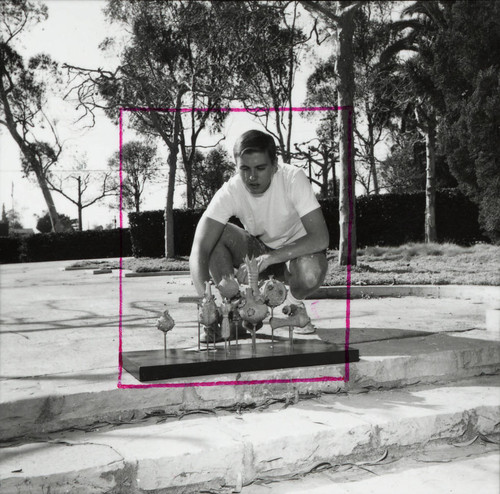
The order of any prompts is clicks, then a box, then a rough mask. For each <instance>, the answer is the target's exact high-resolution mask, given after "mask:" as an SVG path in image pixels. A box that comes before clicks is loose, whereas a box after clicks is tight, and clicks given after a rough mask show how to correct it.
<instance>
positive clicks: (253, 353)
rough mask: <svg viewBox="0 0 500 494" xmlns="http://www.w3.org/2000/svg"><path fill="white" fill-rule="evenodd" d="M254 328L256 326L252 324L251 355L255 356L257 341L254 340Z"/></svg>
mask: <svg viewBox="0 0 500 494" xmlns="http://www.w3.org/2000/svg"><path fill="white" fill-rule="evenodd" d="M255 328H256V325H255V324H254V325H253V329H252V355H256V354H257V341H256V339H255Z"/></svg>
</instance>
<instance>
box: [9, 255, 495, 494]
mask: <svg viewBox="0 0 500 494" xmlns="http://www.w3.org/2000/svg"><path fill="white" fill-rule="evenodd" d="M71 263H72V262H71V261H64V262H63V261H61V262H47V263H31V264H12V265H2V266H0V318H1V319H0V323H1V328H0V440H4V441H6V440H9V441H13V443H12V444H13V445H14V446H13V447H14V448H21V449H20V450H12V451H11V453H10V457H11V458H12V455H13V456H14V457H16V458H18V457H19V455H21V457H23V453H22V452H23V451H24V450H23V448H25V449H26V448H27V449H28V450H29V451H31V453H30V455H32V452H33V451H36V450H37V448H36V447H32V446H30V441H40V440H41V437H45V436H43V435H44V434H45V435H46V434H47V433H50V432H52V433H56V431H60V430H68V429H71V428H75V427H79V428H82V427H83V428H87V429H85V430H88V427H90V426H92V424H94V428H95V424H96V423H97V424H99V423H101V424H102V423H104V422H105V423H107V424H108V425H109V424H110V423H115V424H117V423H119V422H123V421H125V422H129V423H133V422H134V420H139V419H140V420H141V421H143V420H145V419H146V418H147V417H148V416H154V414H155V413H156V414H158V413H160V412H161V413H163V414H167V415H168V414H176V413H181V414H184V413H188V412H189V410H193V411H196V410H198V411H199V410H206V409H209V410H222V409H224V410H228V409H231V407H232V408H233V409H235V407H241V406H243V407H244V406H249V407H250V406H261V405H263V404H266V403H268V402H273V400H274V402H281V403H286V404H288V403H294V402H295V403H296V402H297V400H298V399H299V398H300V397H302V396H306V395H308V394H309V395H310V394H315V393H338V392H345V391H350V392H354V393H359V392H365V391H367V390H372V389H384V388H385V389H387V388H393V387H401V386H406V385H414V384H416V383H419V382H420V383H427V384H435V385H436V386H438V385H439V383H447V382H449V381H453V380H458V379H466V378H471V377H474V376H480V375H481V374H496V373H498V371H499V369H500V346H499V344H498V340H499V336H500V335H499V334H498V332H496V331H491V330H487V329H486V323H485V318H486V310H487V308H488V306H489V305H488V298H481V299H478V298H474V297H472V298H471V299H469V300H464V299H452V298H431V297H401V298H400V297H398V296H397V290H396V289H395V291H394V295H395V296H394V297H384V298H374V297H371V298H368V297H367V298H361V299H355V300H351V302H350V326H351V327H350V345H351V346H354V347H356V348H358V349H359V350H360V355H361V357H362V358H361V361H360V362H359V363H357V364H351V366H350V367H351V374H350V380H349V383H347V384H345V383H332V382H330V383H319V384H310V383H305V384H296V383H285V384H280V385H274V384H272V385H266V386H264V385H255V386H222V387H208V388H207V387H205V388H203V387H201V388H198V387H196V388H192V387H186V388H175V389H173V388H168V389H147V390H144V389H127V390H124V389H118V387H117V382H118V349H119V331H118V327H119V317H120V316H119V314H120V305H119V303H120V297H119V293H120V285H119V273H118V271H114V272H112V273H111V274H100V275H95V274H92V271H90V270H89V271H85V270H83V271H64V267H65V266H68V265H70V264H71ZM122 293H123V300H122V302H123V304H122V328H123V335H122V336H123V338H122V343H123V351H130V350H140V349H144V350H146V349H158V348H161V347H162V345H163V336H162V333H161V332H159V331H158V330H157V329H155V323H156V319H157V318H158V317H159V315H160V314H161V312H162V311H163V310H164V309H165V308H168V309H169V311H170V313H171V315H172V316H173V318H174V320H175V321H176V326H175V328H174V330H173V331H172V332H171V333H169V335H168V345H169V346H170V347H181V348H185V347H193V346H196V343H197V325H196V309H195V306H194V305H193V304H189V303H185V304H180V303H179V302H178V300H179V297H186V296H190V295H194V290H193V287H192V286H191V282H190V280H189V277H187V276H185V275H178V276H165V277H144V278H125V277H123V278H122ZM491 297H492V298H494V297H498V290H497V289H496V288H492V289H491ZM307 306H308V309H309V313H310V315H311V318H312V319H313V322H314V323H315V324H316V326H317V328H318V330H317V335H313V336H304V337H303V338H306V339H307V338H321V339H323V340H325V341H329V342H333V343H335V344H338V345H339V346H341V347H343V345H344V343H345V334H346V333H345V327H346V301H345V300H340V299H337V300H331V299H318V300H314V299H313V300H309V301H307ZM266 326H267V325H265V327H264V328H263V330H262V331H260V332H259V333H258V334H260V335H261V338H264V339H265V338H266V336H268V335H269V334H270V331H269V329H268V328H267V327H266ZM276 335H277V337H278V338H280V337H285V336H286V335H287V330H277V331H276ZM246 343H248V342H246ZM324 375H326V376H331V375H339V376H343V375H344V367H343V366H324V367H319V366H318V367H311V368H307V369H306V368H304V369H291V370H290V369H284V370H277V371H272V372H266V371H261V372H257V373H246V374H244V375H243V376H242V379H243V380H252V379H270V378H271V379H275V378H281V379H284V380H285V381H286V380H287V379H288V380H290V379H293V378H296V377H300V378H304V377H305V378H310V377H317V376H324ZM211 379H214V377H213V376H210V377H206V378H200V379H196V381H199V382H202V383H203V382H207V381H209V380H211ZM225 379H229V380H234V379H235V376H216V380H221V381H223V380H225ZM478 379H479V377H478ZM178 381H179V380H178ZM180 381H181V382H190V380H189V379H185V380H180ZM122 383H124V384H139V383H138V381H137V380H136V379H135V378H133V377H132V376H131V375H129V374H128V373H126V372H125V371H124V374H123V376H122ZM496 384H498V380H497V381H496ZM485 385H486V384H484V383H483V384H481V385H480V387H484V386H485ZM487 385H488V386H489V388H488V393H487V394H486V395H485V396H490V397H492V398H491V399H489V402H488V403H489V405H488V406H489V407H490V408H489V409H488V414H489V416H494V415H495V414H494V413H493V411H494V410H497V411H498V409H499V407H498V405H499V404H500V396H499V395H498V393H497V392H496V391H498V388H497V387H495V383H494V382H491V381H488V383H487ZM478 386H479V384H478ZM491 386H493V387H491ZM473 387H474V386H473ZM468 392H469V391H468ZM470 393H471V394H470V398H467V397H463V396H462V395H460V396H461V398H460V399H458V398H457V400H458V401H457V403H458V402H460V403H462V401H463V403H467V401H471V400H472V397H474V396H478V397H480V396H482V395H481V393H479V394H478V393H476V391H474V389H472V391H471V392H470ZM439 394H440V391H439V389H438V391H437V394H436V396H438V395H439ZM369 395H370V396H371V393H369ZM366 396H368V395H366ZM375 396H376V395H374V396H373V397H374V398H375ZM432 396H434V395H432ZM451 396H452V395H450V399H452V398H451ZM457 396H458V395H457ZM464 396H465V395H464ZM467 396H469V395H467ZM300 399H301V398H300ZM360 399H361V401H360V405H359V409H360V410H362V409H363V408H366V411H365V412H364V415H366V416H367V417H372V411H373V410H374V409H373V406H372V405H370V404H368V402H366V400H364V397H363V396H362V395H361V396H360ZM433 399H434V398H433ZM485 399H486V398H485ZM387 400H388V403H392V402H393V399H392V398H389V397H388V398H387ZM398 400H400V397H399V398H398ZM472 401H474V400H472ZM476 401H478V404H477V406H478V407H480V406H481V403H482V401H481V399H479V398H478V399H477V400H476ZM483 401H484V400H483ZM300 403H301V401H299V404H300ZM423 403H425V400H423V401H422V403H421V404H420V405H419V404H418V403H416V402H413V401H412V408H411V410H413V407H414V406H416V407H417V408H416V409H420V407H421V406H423ZM436 406H437V407H440V406H442V404H438V405H436V404H434V403H433V402H432V400H431V401H430V402H429V404H428V405H425V407H424V408H428V409H429V410H434V409H436V408H435V407H436ZM238 410H239V408H238ZM411 410H410V412H411V413H410V415H411V414H412V413H414V412H412V411H411ZM146 412H147V413H146ZM454 413H455V412H454ZM456 413H457V414H458V415H457V423H456V424H458V423H461V421H463V420H464V419H463V417H462V415H461V414H460V413H459V409H458V408H457V411H456ZM471 413H472V412H470V413H469V412H467V413H466V414H465V416H464V417H470V416H472V415H474V414H472V415H471ZM474 413H476V412H474ZM148 414H149V415H148ZM492 414H493V415H492ZM374 416H375V417H382V415H380V413H375V415H374ZM474 416H475V415H474ZM273 420H274V419H273ZM364 420H365V419H364ZM366 420H368V419H366ZM369 420H370V421H371V422H373V420H372V418H370V419H369ZM422 420H424V419H422ZM425 420H427V419H425ZM425 420H424V422H423V423H422V424H423V427H424V428H427V429H429V430H430V429H432V427H430V426H428V425H425V424H427V422H425ZM467 420H469V419H467ZM473 422H474V421H473ZM493 422H494V421H493ZM493 422H492V426H491V427H489V426H488V427H486V428H485V429H484V431H483V432H484V433H486V432H488V433H491V432H498V430H497V429H498V427H497V426H495V424H494V423H493ZM141 423H142V422H141ZM456 424H455V422H454V423H453V424H452V425H450V428H451V429H450V430H453V431H459V430H461V429H460V427H458V426H457V425H456ZM474 424H475V422H474ZM199 426H200V427H202V428H203V427H209V425H208V422H202V423H200V425H199ZM372 426H373V427H374V428H375V429H377V425H376V423H375V422H373V423H372ZM457 427H458V428H457ZM495 427H496V428H495ZM375 429H374V430H375ZM203 430H205V429H203ZM377 430H378V429H377ZM481 430H482V429H481ZM461 433H463V432H461ZM461 433H460V434H461ZM151 434H153V435H154V434H156V432H155V430H154V429H152V431H151ZM450 434H451V435H453V433H450ZM457 434H458V433H457ZM223 436H224V435H223ZM224 437H226V436H224ZM402 437H403V436H402ZM450 437H451V436H450ZM424 439H425V438H424ZM45 440H47V439H46V438H45ZM101 440H103V439H102V438H101V439H100V441H101ZM221 440H222V439H221ZM260 440H264V438H261V439H259V441H260ZM283 440H284V439H283ZM50 441H51V442H53V441H55V439H54V438H51V439H50ZM103 441H104V442H106V441H105V440H103ZM233 441H234V439H231V438H226V439H224V440H223V441H222V443H223V445H224V444H226V445H227V448H229V449H227V451H226V449H224V447H222V446H221V448H222V449H221V450H223V452H225V453H224V454H228V455H229V456H228V457H227V458H231V453H230V452H231V448H232V446H231V444H233ZM285 443H286V441H285ZM306 443H307V440H306ZM31 444H32V445H33V444H34V445H36V444H37V442H34V443H31ZM82 447H83V445H82ZM85 447H90V446H85ZM146 448H147V446H146ZM299 449H300V448H299ZM271 453H272V452H270V453H269V457H271V456H272V455H271ZM299 453H300V454H306V452H303V451H302V452H300V451H299ZM82 454H83V453H82ZM492 454H493V453H492ZM30 455H28V456H29V457H30V458H31V456H30ZM106 455H107V456H109V455H111V456H113V455H114V453H113V452H112V451H111V450H109V451H108V452H107V453H106ZM497 459H498V458H497ZM96 461H97V460H96ZM103 461H104V462H105V463H106V461H107V462H108V463H109V461H111V462H113V461H116V459H113V458H111V457H109V458H104V459H103ZM245 461H246V460H245ZM266 461H267V460H266ZM301 461H302V460H301ZM459 461H461V462H463V470H461V467H460V465H458V464H457V469H458V471H462V472H466V471H467V469H468V468H469V469H471V471H473V470H474V471H475V470H477V469H485V470H486V471H488V472H490V474H489V475H490V477H487V478H488V479H490V480H489V481H488V482H489V485H490V486H492V485H496V484H492V481H491V478H492V475H496V470H494V469H492V468H491V464H492V462H493V461H494V460H492V459H491V456H489V455H488V454H486V455H484V456H481V455H479V456H478V457H477V458H476V457H474V458H472V459H469V458H463V459H460V460H459ZM35 463H36V461H35ZM454 464H455V463H454ZM481 465H482V466H481ZM292 466H293V465H292ZM10 467H12V468H11V469H10V470H9V468H10ZM413 467H414V465H413V466H412V465H405V466H404V468H403V466H401V469H400V470H401V471H402V470H405V469H406V470H407V471H408V472H407V473H408V475H415V476H416V477H415V478H417V477H418V476H419V475H420V476H421V473H422V472H421V471H419V469H415V468H413ZM441 467H442V466H441ZM82 468H83V467H82ZM89 468H90V466H89ZM92 468H93V467H92ZM99 468H100V467H99ZM127 468H128V467H127ZM143 468H146V467H144V466H143ZM179 468H182V465H181V466H179ZM442 468H444V467H442ZM16 470H18V469H17V468H16V466H15V465H13V464H12V465H11V463H9V464H8V465H7V466H6V467H5V468H4V469H3V470H1V473H2V475H1V476H0V482H1V479H2V478H6V477H7V478H9V479H10V480H9V481H12V482H14V483H13V484H11V485H12V486H16V485H18V484H16V483H15V479H14V480H12V475H11V473H12V471H16ZM35 470H36V469H35ZM146 470H147V468H146ZM37 472H38V473H37V475H42V477H43V472H40V471H39V470H37ZM433 472H434V473H433ZM439 472H442V473H439ZM491 472H493V474H491ZM330 473H331V472H330ZM233 474H234V472H232V473H231V475H233ZM390 474H391V475H393V474H394V475H397V474H398V472H392V473H390ZM434 474H435V475H438V477H439V476H441V477H442V478H451V477H452V476H454V475H455V474H454V473H453V472H451V471H449V470H448V469H446V468H444V469H440V468H437V469H436V470H432V469H431V470H430V474H429V475H431V477H432V475H434ZM57 475H60V473H58V474H57ZM325 475H326V474H325ZM14 476H15V475H14ZM233 476H234V475H233ZM431 477H429V478H431ZM308 478H309V479H310V480H311V478H310V477H308ZM386 478H387V479H388V481H390V479H392V477H390V476H389V475H387V476H386ZM412 478H413V477H412ZM432 478H434V477H432ZM456 478H459V477H458V476H457V477H456ZM485 478H486V477H485ZM149 480H151V479H149ZM247 480H248V479H247ZM320 480H321V479H320ZM323 480H324V479H323ZM323 480H321V481H323ZM365 480H366V482H367V483H366V484H362V483H361V484H359V486H360V487H359V489H363V490H364V491H366V490H368V492H379V491H378V490H377V489H381V487H380V486H378V484H376V483H374V480H373V479H364V480H363V482H365ZM193 482H195V480H193ZM283 482H284V483H281V484H280V485H281V487H283V488H284V489H286V488H287V485H286V482H285V481H283ZM326 482H328V479H327V480H326ZM330 482H331V479H330ZM394 482H396V483H397V482H398V480H397V478H394ZM429 482H431V481H429ZM247 483H248V482H247ZM320 483H321V482H320ZM42 484H43V483H42ZM160 484H161V483H160ZM160 484H158V485H157V484H155V483H154V482H153V481H150V482H149V484H148V485H152V486H156V487H155V488H163V487H164V486H163V485H160ZM34 485H38V484H36V483H35V484H34ZM43 485H44V488H46V486H47V485H46V484H43ZM193 485H194V484H193ZM326 485H328V484H326ZM342 485H343V488H344V491H342V490H340V491H339V492H353V493H354V492H358V491H357V490H349V489H351V487H352V485H351V484H342ZM387 485H391V484H387ZM394 485H396V484H394ZM422 485H423V486H424V487H422V492H424V491H425V485H426V484H425V483H424V484H422ZM311 486H312V484H311V485H308V486H306V487H305V490H302V492H316V491H314V490H312V487H311ZM108 487H109V485H107V484H106V486H105V487H103V489H108ZM323 487H324V486H323ZM323 487H322V486H321V485H319V486H318V489H321V488H323ZM16 488H17V487H16ZM251 488H257V486H256V485H252V487H251ZM265 488H267V487H265ZM314 488H316V487H314ZM82 489H83V491H82V492H87V491H85V489H86V487H85V486H83V487H82ZM244 489H250V487H245V488H244ZM325 489H327V487H325ZM352 489H354V487H353V488H352ZM0 490H1V489H0ZM35 491H36V490H33V492H35ZM445 491H446V490H443V491H442V492H445ZM449 491H450V492H461V491H460V490H451V489H450V490H449ZM485 491H487V490H486V489H485ZM13 492H14V491H13ZM16 492H17V491H16ZM19 492H23V491H22V490H21V491H19ZM26 492H28V490H27V491H26ZM54 492H59V491H58V490H55V491H54ZM61 492H63V491H62V490H61ZM69 492H71V489H70V490H69ZM88 492H91V491H88ZM92 492H94V491H93V490H92ZM96 492H97V491H96ZM99 492H108V491H107V490H102V491H99ZM110 492H111V491H110ZM117 492H119V491H117ZM130 492H132V491H130ZM134 492H135V491H134ZM243 492H246V491H245V490H244V491H243ZM250 492H252V493H253V492H254V491H248V493H249V494H250ZM255 492H256V493H257V492H259V493H260V492H261V491H255ZM262 492H267V491H264V490H263V491H262ZM276 492H288V491H286V490H284V491H278V490H277V491H276ZM289 492H301V491H300V490H299V491H297V490H290V491H289ZM317 492H318V493H320V492H323V491H322V490H318V491H317ZM324 492H327V490H325V491H324ZM359 492H361V490H359ZM428 492H433V491H432V490H429V491H428ZM436 492H437V491H436Z"/></svg>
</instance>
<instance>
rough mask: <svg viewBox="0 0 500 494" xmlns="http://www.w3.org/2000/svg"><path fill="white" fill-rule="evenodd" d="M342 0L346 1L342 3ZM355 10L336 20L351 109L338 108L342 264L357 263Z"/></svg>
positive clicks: (345, 101) (342, 95)
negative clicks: (353, 48)
mask: <svg viewBox="0 0 500 494" xmlns="http://www.w3.org/2000/svg"><path fill="white" fill-rule="evenodd" d="M341 3H343V2H341ZM353 15H354V11H353V10H351V11H350V12H348V13H346V14H345V15H342V16H341V18H340V19H339V21H338V23H337V62H336V63H337V73H338V75H339V85H338V105H339V106H340V107H343V108H346V107H348V108H349V109H344V110H339V112H338V126H339V137H340V139H339V156H340V192H339V193H340V197H339V227H340V235H339V264H340V265H342V266H346V265H356V196H355V190H354V185H355V173H354V143H353V141H354V139H353V129H352V125H353V121H352V119H353V116H354V108H353V101H354V57H353V52H352V38H353V32H354V21H353Z"/></svg>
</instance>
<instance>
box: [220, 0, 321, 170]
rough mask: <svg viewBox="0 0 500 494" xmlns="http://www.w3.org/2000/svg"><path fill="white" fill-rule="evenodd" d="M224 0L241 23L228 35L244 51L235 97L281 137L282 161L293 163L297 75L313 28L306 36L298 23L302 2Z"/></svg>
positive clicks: (239, 61)
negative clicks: (235, 0)
mask: <svg viewBox="0 0 500 494" xmlns="http://www.w3.org/2000/svg"><path fill="white" fill-rule="evenodd" d="M221 3H222V4H223V5H225V10H226V12H228V13H229V12H231V13H232V14H231V15H232V17H233V19H234V20H233V22H236V23H237V25H236V26H235V28H233V29H232V30H231V32H230V33H228V35H229V36H230V37H231V39H232V40H233V43H234V44H235V45H237V46H240V47H241V49H240V52H241V53H242V56H241V57H239V59H237V60H236V63H234V64H233V67H232V68H233V71H234V73H235V75H236V76H237V84H236V87H235V89H234V91H233V98H234V99H235V100H238V101H241V102H242V103H243V105H244V106H245V108H246V109H247V111H248V112H249V113H250V114H252V115H254V116H256V117H257V118H258V119H259V120H260V121H261V123H262V125H263V126H264V127H265V128H266V130H267V131H268V132H269V133H270V134H272V135H273V136H274V137H275V138H276V140H277V141H278V153H279V154H280V155H281V158H282V160H283V162H285V163H290V160H291V157H292V154H293V148H292V143H291V138H292V125H293V112H292V111H291V108H292V107H293V88H294V82H295V75H296V72H297V69H298V67H299V64H300V59H301V55H302V52H303V51H304V50H305V47H306V43H307V42H308V40H309V39H310V38H311V36H312V32H311V34H310V35H309V36H306V35H305V34H304V32H303V31H302V29H300V28H298V27H297V24H298V19H299V12H298V9H297V7H298V3H297V2H288V3H287V2H253V1H246V2H242V1H237V2H221ZM241 33H244V37H243V38H242V36H241ZM256 108H258V110H256Z"/></svg>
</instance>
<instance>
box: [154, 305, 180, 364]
mask: <svg viewBox="0 0 500 494" xmlns="http://www.w3.org/2000/svg"><path fill="white" fill-rule="evenodd" d="M174 326H175V321H174V320H173V318H172V316H171V315H170V314H169V312H168V310H166V309H165V310H164V311H163V314H162V315H161V317H160V318H159V319H158V321H157V322H156V327H157V328H158V329H159V330H160V331H162V332H163V355H164V356H165V358H167V333H168V332H169V331H170V330H172V329H173V328H174Z"/></svg>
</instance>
